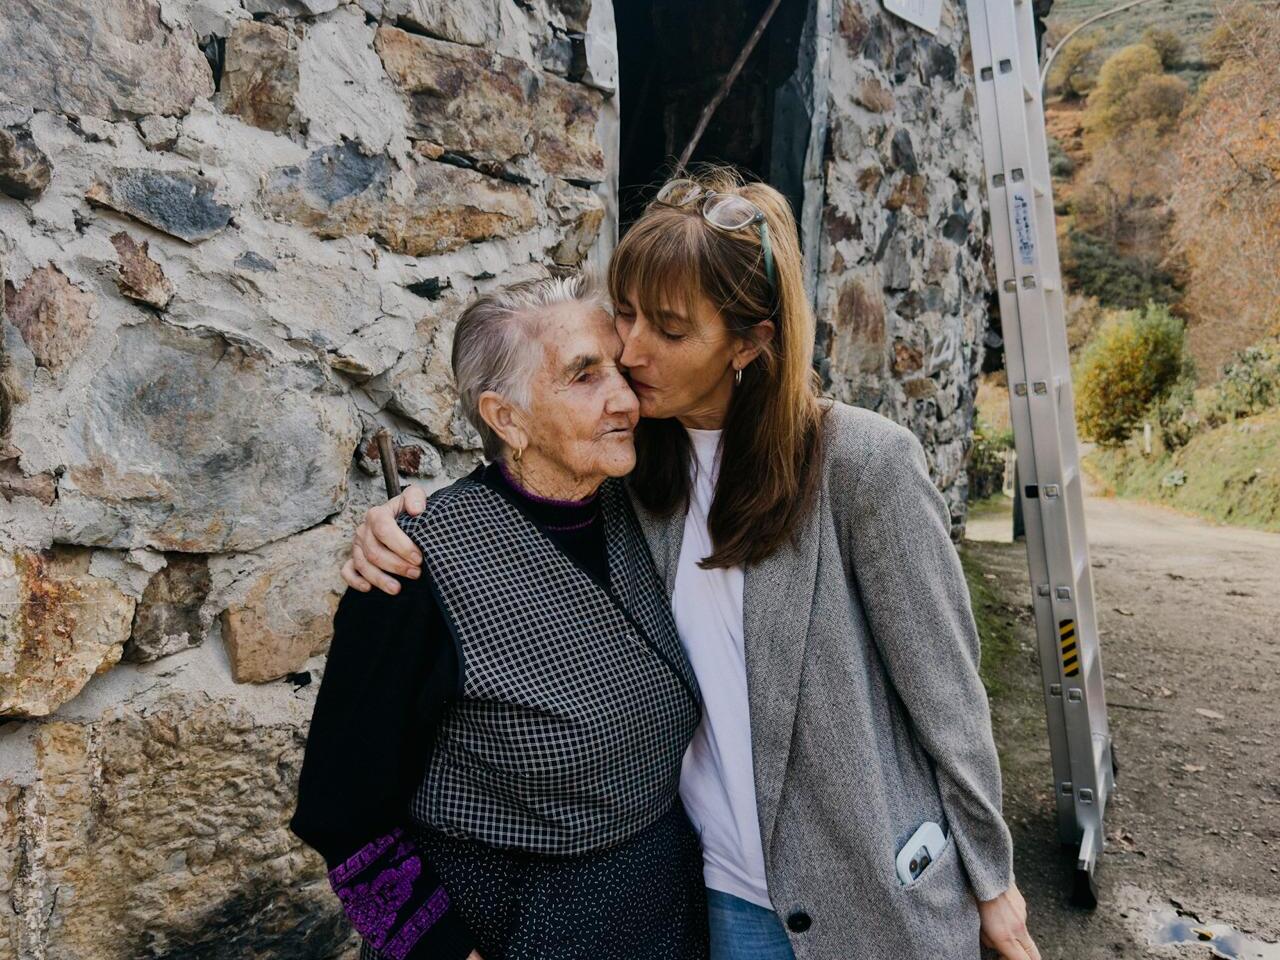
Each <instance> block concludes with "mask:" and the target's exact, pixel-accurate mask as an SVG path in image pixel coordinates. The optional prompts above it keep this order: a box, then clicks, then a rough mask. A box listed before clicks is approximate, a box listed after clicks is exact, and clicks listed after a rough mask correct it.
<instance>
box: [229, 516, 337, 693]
mask: <svg viewBox="0 0 1280 960" xmlns="http://www.w3.org/2000/svg"><path fill="white" fill-rule="evenodd" d="M349 544H350V532H349V531H347V530H345V529H341V528H338V527H335V526H333V525H332V524H325V525H322V526H320V527H316V528H315V529H312V530H308V531H307V532H306V533H302V534H299V535H298V536H296V537H292V538H290V540H289V541H288V553H287V554H285V553H284V552H283V551H281V556H280V560H279V562H277V563H275V564H273V565H272V566H271V567H269V568H268V569H267V570H264V571H263V572H262V573H260V574H259V575H258V576H257V577H255V578H254V579H253V580H252V581H251V582H250V584H249V586H248V588H247V589H244V590H243V593H242V596H241V598H240V599H239V600H237V601H236V602H234V603H232V604H230V605H229V606H228V607H227V608H226V609H225V610H223V611H222V614H221V623H222V641H223V643H225V644H226V648H227V657H228V659H229V660H230V661H231V675H232V677H233V678H234V679H235V680H236V682H237V683H249V682H252V683H262V682H265V681H267V680H277V679H279V678H280V677H283V676H284V675H285V674H288V673H293V672H295V671H297V670H299V669H301V668H302V665H303V664H304V663H306V662H307V660H309V659H310V658H311V657H314V656H316V655H317V654H320V653H324V652H325V650H327V649H328V648H329V641H330V640H331V639H332V638H333V615H334V612H335V611H336V610H337V609H338V600H339V599H340V598H341V596H342V592H341V591H342V589H344V588H345V584H344V582H343V580H342V576H341V574H340V572H339V571H340V570H341V568H342V563H343V561H344V560H345V559H346V555H347V551H348V549H349Z"/></svg>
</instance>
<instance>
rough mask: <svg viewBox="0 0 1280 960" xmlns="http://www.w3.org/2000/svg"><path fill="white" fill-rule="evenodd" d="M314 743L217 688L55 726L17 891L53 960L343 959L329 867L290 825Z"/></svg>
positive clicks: (344, 929)
mask: <svg viewBox="0 0 1280 960" xmlns="http://www.w3.org/2000/svg"><path fill="white" fill-rule="evenodd" d="M304 737H305V726H304V725H302V724H299V723H298V722H297V719H296V718H294V719H293V720H292V722H290V721H286V720H284V719H276V720H274V721H273V722H270V723H264V722H259V721H256V720H255V718H254V715H253V713H252V712H251V711H250V710H248V709H246V708H245V707H242V706H239V705H237V704H235V703H233V702H230V701H226V700H214V699H211V698H210V697H208V696H207V695H205V694H202V693H181V694H179V693H173V694H169V695H167V696H164V697H162V698H160V699H159V700H158V701H156V702H154V703H151V704H148V705H147V706H146V709H145V710H143V709H139V708H137V707H133V706H130V705H128V704H122V705H121V706H120V707H118V708H117V709H116V710H113V711H112V712H111V713H109V714H108V715H107V716H105V717H104V718H103V719H102V720H101V721H99V722H97V723H94V724H83V725H81V724H75V723H68V722H53V723H47V724H44V725H43V726H41V727H40V728H39V729H38V730H37V732H36V761H35V762H36V775H37V780H36V783H35V784H34V785H32V786H30V787H27V788H26V789H27V790H28V791H35V793H36V798H35V802H34V803H32V804H30V805H29V806H28V807H27V810H26V811H24V819H25V821H26V822H25V824H23V828H24V829H25V831H26V833H27V834H28V835H30V837H31V838H32V844H31V847H30V849H29V850H28V862H29V863H31V864H32V867H31V868H30V869H29V870H28V871H27V872H26V873H25V875H22V874H20V876H19V879H18V881H17V887H18V890H19V895H20V897H21V898H22V902H24V903H25V904H28V905H30V907H31V911H30V913H29V914H28V916H27V918H26V920H27V923H29V924H30V928H31V929H30V933H29V935H30V936H31V937H32V939H33V940H34V941H35V942H38V943H40V944H41V945H42V952H41V953H40V954H38V955H39V956H41V957H43V958H45V960H134V958H138V957H144V956H148V957H203V958H213V957H226V956H238V957H239V956H245V957H247V956H257V957H280V958H284V957H288V958H290V960H324V958H329V957H337V956H341V955H343V951H344V948H345V949H350V946H351V943H352V939H353V938H352V934H351V929H350V927H349V925H348V924H347V923H346V921H345V920H344V919H343V917H342V913H341V910H340V908H339V905H338V902H337V898H335V897H334V896H333V892H332V890H331V889H330V888H329V884H328V881H327V880H326V878H325V872H324V861H323V860H322V859H321V858H320V857H319V856H317V855H316V854H315V853H313V852H312V851H310V850H308V849H306V848H305V847H304V846H303V845H302V843H301V841H299V840H298V839H297V838H296V837H294V836H293V835H292V834H291V833H290V832H289V830H288V821H289V817H290V816H291V815H292V812H293V807H294V802H295V798H296V790H297V780H298V770H299V767H300V765H301V759H302V746H303V742H304ZM352 955H354V954H352Z"/></svg>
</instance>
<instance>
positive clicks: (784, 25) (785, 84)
mask: <svg viewBox="0 0 1280 960" xmlns="http://www.w3.org/2000/svg"><path fill="white" fill-rule="evenodd" d="M768 5H769V0H738V2H733V0H656V2H651V3H644V2H639V0H615V2H614V15H615V17H616V21H617V30H618V73H619V76H618V87H619V97H620V107H621V130H620V134H621V137H620V145H621V158H620V165H619V167H620V168H619V197H618V206H619V221H620V223H619V228H620V230H621V231H625V230H626V228H627V225H628V224H629V223H630V222H631V221H633V220H634V219H635V218H636V217H637V216H638V215H639V214H640V211H641V210H642V209H643V207H644V205H645V203H647V202H648V201H649V200H650V199H652V197H653V194H654V191H656V189H657V187H658V185H659V184H661V183H662V181H663V180H664V179H665V178H666V177H667V176H669V175H670V173H671V172H672V170H673V169H674V166H675V162H676V158H677V157H678V156H679V154H680V152H681V151H682V150H683V149H684V146H685V144H686V143H687V142H688V140H689V137H690V135H691V134H692V133H693V130H694V128H695V127H696V126H697V123H698V117H699V116H700V115H701V113H702V110H703V108H704V107H705V106H706V104H707V103H708V102H709V101H710V100H711V98H712V97H713V96H714V95H715V93H716V90H717V89H718V88H719V86H720V84H721V81H722V80H723V79H724V77H725V75H726V74H727V73H728V72H729V69H730V67H732V65H733V62H734V61H735V60H736V59H737V57H738V54H739V53H740V52H741V50H742V49H743V47H744V46H745V45H746V42H747V39H748V37H750V35H751V32H752V30H753V29H754V28H755V25H756V23H757V22H758V21H759V19H760V16H761V14H763V13H764V11H765V9H766V8H767V7H768ZM811 5H812V0H782V3H781V4H780V6H779V7H778V10H777V11H776V12H775V13H774V15H773V18H772V19H771V20H770V22H769V25H768V27H767V28H766V30H765V32H764V34H763V35H762V36H761V38H760V41H759V43H758V44H757V45H756V48H755V50H754V51H753V52H752V54H751V56H750V58H749V59H748V60H747V62H746V65H745V66H744V67H743V70H742V73H741V74H740V75H739V76H738V78H737V79H736V81H735V82H734V84H733V87H732V88H731V89H730V91H729V93H728V96H726V97H725V99H724V102H723V103H721V104H720V106H719V108H718V109H717V110H716V113H715V115H714V116H713V117H712V118H711V121H710V123H709V124H708V126H707V129H706V132H705V133H704V134H703V135H702V138H701V139H700V140H699V142H698V146H697V148H696V149H695V150H694V152H693V154H692V156H691V157H690V164H691V165H693V164H697V163H698V162H718V163H729V164H733V165H734V166H736V167H739V168H741V169H742V170H743V171H744V172H745V173H746V174H747V175H748V176H750V177H755V178H758V179H761V180H766V181H768V182H769V183H771V184H773V186H775V187H777V188H778V189H779V190H780V191H782V193H783V194H784V195H786V197H787V198H788V199H789V200H790V201H791V206H792V211H793V212H794V213H795V214H796V216H797V217H799V215H800V208H801V205H802V201H803V189H804V188H803V168H804V157H805V150H806V148H807V145H808V142H809V127H810V120H809V116H810V105H809V104H808V103H807V102H806V97H807V91H808V90H809V89H810V78H809V76H808V73H809V69H808V61H807V58H806V56H805V52H804V49H803V47H804V44H803V38H804V33H805V20H806V15H807V14H808V13H809V8H810V7H811Z"/></svg>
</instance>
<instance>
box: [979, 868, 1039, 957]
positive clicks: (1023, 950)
mask: <svg viewBox="0 0 1280 960" xmlns="http://www.w3.org/2000/svg"><path fill="white" fill-rule="evenodd" d="M978 914H979V916H980V917H981V919H982V935H981V936H982V945H983V946H984V947H990V948H991V949H993V950H995V951H997V952H998V953H999V954H1000V956H1001V957H1003V958H1004V960H1040V950H1039V949H1038V948H1037V947H1036V942H1035V941H1034V940H1032V939H1031V934H1030V932H1028V930H1027V901H1026V900H1024V899H1023V898H1022V893H1021V892H1020V891H1019V890H1018V886H1017V884H1010V885H1009V889H1008V890H1006V891H1005V892H1004V893H1002V894H1000V896H998V897H996V898H995V899H994V900H983V901H981V902H980V903H979V904H978Z"/></svg>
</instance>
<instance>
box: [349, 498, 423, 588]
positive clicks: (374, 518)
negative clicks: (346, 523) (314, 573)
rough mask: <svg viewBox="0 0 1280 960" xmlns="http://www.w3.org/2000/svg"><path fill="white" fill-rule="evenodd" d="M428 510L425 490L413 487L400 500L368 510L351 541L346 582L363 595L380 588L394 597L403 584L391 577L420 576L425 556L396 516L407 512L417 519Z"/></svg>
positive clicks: (394, 499)
mask: <svg viewBox="0 0 1280 960" xmlns="http://www.w3.org/2000/svg"><path fill="white" fill-rule="evenodd" d="M426 507H427V495H426V493H425V492H424V491H423V489H422V488H421V487H418V486H410V487H406V488H405V489H404V490H403V491H402V492H401V494H400V495H399V496H398V497H393V498H392V499H390V500H388V501H387V502H386V503H383V504H379V505H378V506H376V507H370V508H369V509H368V510H366V511H365V515H364V520H363V521H362V522H361V524H360V526H358V527H356V533H355V536H354V537H353V538H352V541H351V556H350V557H348V558H347V562H346V563H344V564H343V565H342V579H343V580H345V581H346V582H347V583H348V584H349V585H350V586H351V587H353V588H354V589H356V590H359V591H361V592H362V593H367V592H368V591H369V590H371V589H372V588H374V587H377V588H378V589H379V590H381V591H382V592H383V593H392V594H394V593H399V592H400V583H399V581H397V580H396V579H395V577H393V576H390V574H398V575H400V576H402V577H414V578H416V577H418V576H420V575H421V573H422V554H421V553H420V552H419V551H418V548H417V546H416V545H415V544H414V542H413V541H412V540H411V539H409V535H408V534H407V533H405V532H404V531H403V530H401V529H400V526H399V524H397V523H396V516H397V515H399V514H401V513H407V514H409V515H410V516H415V517H416V516H417V515H418V514H420V513H421V512H422V511H423V510H425V509H426Z"/></svg>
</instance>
